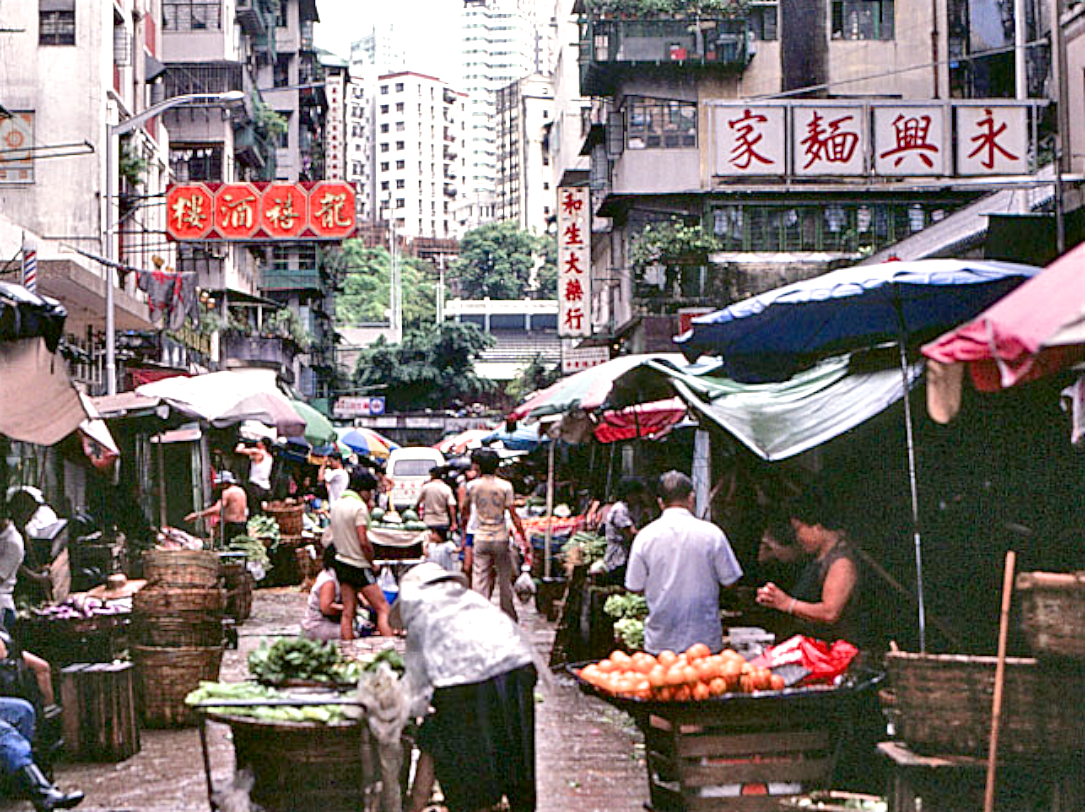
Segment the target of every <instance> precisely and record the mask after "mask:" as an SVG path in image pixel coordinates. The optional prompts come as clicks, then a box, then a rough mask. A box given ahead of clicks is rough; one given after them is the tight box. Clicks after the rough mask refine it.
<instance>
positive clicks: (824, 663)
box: [751, 634, 859, 684]
mask: <svg viewBox="0 0 1085 812" xmlns="http://www.w3.org/2000/svg"><path fill="white" fill-rule="evenodd" d="M858 653H859V649H857V648H856V647H855V646H853V645H852V644H851V643H849V642H848V641H847V640H837V641H836V642H835V643H833V644H832V645H831V646H830V645H829V644H828V643H826V642H825V641H823V640H815V639H814V638H813V637H805V636H804V635H801V634H797V635H795V636H794V637H789V638H788V639H787V640H785V641H784V642H782V643H780V645H778V646H773V647H772V648H770V649H766V650H765V653H764V654H762V655H761V656H760V657H758V658H757V659H755V660H753V661H751V665H756V666H759V667H764V668H775V667H777V666H780V665H792V664H794V665H801V666H802V667H803V668H806V669H807V670H808V671H809V672H810V674H809V675H808V676H807V677H806V679H805V680H803V682H804V683H806V684H811V683H816V682H822V683H831V682H833V680H835V679H836V678H837V677H839V676H840V675H841V674H843V673H844V672H845V671H847V670H848V666H849V665H851V661H852V660H853V659H855V655H856V654H858Z"/></svg>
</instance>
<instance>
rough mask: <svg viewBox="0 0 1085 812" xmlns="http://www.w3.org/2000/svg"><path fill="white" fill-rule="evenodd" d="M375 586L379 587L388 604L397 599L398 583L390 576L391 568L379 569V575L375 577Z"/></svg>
mask: <svg viewBox="0 0 1085 812" xmlns="http://www.w3.org/2000/svg"><path fill="white" fill-rule="evenodd" d="M377 585H378V586H380V588H381V592H383V593H384V597H385V599H386V600H387V601H388V603H389V604H391V603H392V602H393V601H395V599H396V598H398V597H399V583H398V582H397V581H396V576H395V575H393V574H392V569H391V567H383V568H382V569H381V571H380V575H378V576H377Z"/></svg>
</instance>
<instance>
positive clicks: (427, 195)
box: [373, 71, 467, 238]
mask: <svg viewBox="0 0 1085 812" xmlns="http://www.w3.org/2000/svg"><path fill="white" fill-rule="evenodd" d="M374 100H375V102H374V103H375V107H376V114H375V117H374V123H375V132H374V135H373V138H374V142H375V144H376V158H375V163H376V171H375V173H374V175H375V179H376V206H377V214H378V218H379V219H381V220H386V221H390V222H393V223H394V225H395V228H396V231H397V233H398V234H399V235H400V237H401V238H403V237H408V238H417V237H427V238H448V237H452V236H453V235H454V233H455V228H454V226H455V222H454V218H453V206H454V204H455V201H456V198H457V196H458V195H459V194H460V190H461V188H462V184H463V178H464V175H465V173H466V171H467V163H466V157H465V151H466V150H465V147H466V140H465V138H466V134H465V129H464V115H465V109H466V96H465V95H464V94H463V93H461V92H459V91H457V90H454V89H453V88H452V87H450V86H449V85H448V83H446V82H444V81H442V80H441V79H438V78H436V77H433V76H426V75H424V74H421V73H413V72H410V71H404V72H400V73H389V74H385V75H383V76H380V77H379V78H378V79H377V82H376V85H375V91H374Z"/></svg>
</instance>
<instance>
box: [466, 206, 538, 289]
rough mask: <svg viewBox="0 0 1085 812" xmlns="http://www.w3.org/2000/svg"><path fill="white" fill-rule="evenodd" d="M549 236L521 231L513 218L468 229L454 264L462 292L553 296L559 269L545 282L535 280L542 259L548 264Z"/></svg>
mask: <svg viewBox="0 0 1085 812" xmlns="http://www.w3.org/2000/svg"><path fill="white" fill-rule="evenodd" d="M548 239H550V238H546V237H536V236H534V235H533V234H531V233H530V232H527V231H521V230H520V228H519V226H517V225H516V223H514V222H513V221H512V220H505V221H504V222H500V223H487V224H486V225H484V226H480V227H479V228H476V229H475V230H473V231H469V232H467V234H465V235H464V237H463V239H462V240H461V241H460V257H459V259H458V260H456V262H455V264H454V265H453V266H452V277H453V279H454V280H455V283H456V285H457V287H458V289H459V293H460V295H461V296H463V297H464V298H466V299H485V298H486V297H489V298H491V299H521V298H524V297H530V298H535V299H541V298H553V297H554V296H555V295H556V279H557V273H556V270H555V271H553V272H550V273H549V280H547V279H543V281H544V283H545V284H542V285H541V284H539V280H538V279H536V280H533V276H534V274H533V271H534V270H535V268H536V266H537V265H538V264H539V262H540V260H542V263H543V264H542V267H543V269H545V268H546V262H545V259H546V257H547V256H548V248H547V240H548ZM546 276H547V274H546V273H544V274H543V277H546ZM546 285H549V287H550V289H549V290H547V287H546Z"/></svg>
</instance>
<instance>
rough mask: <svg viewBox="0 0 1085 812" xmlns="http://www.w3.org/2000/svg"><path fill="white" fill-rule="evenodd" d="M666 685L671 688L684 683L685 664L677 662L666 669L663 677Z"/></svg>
mask: <svg viewBox="0 0 1085 812" xmlns="http://www.w3.org/2000/svg"><path fill="white" fill-rule="evenodd" d="M665 682H666V683H667V685H670V686H671V687H672V688H674V687H677V686H679V685H684V684H685V682H686V673H685V666H683V665H678V664H677V663H676V664H674V665H672V666H671V667H670V668H668V669H667V676H666V678H665Z"/></svg>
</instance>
